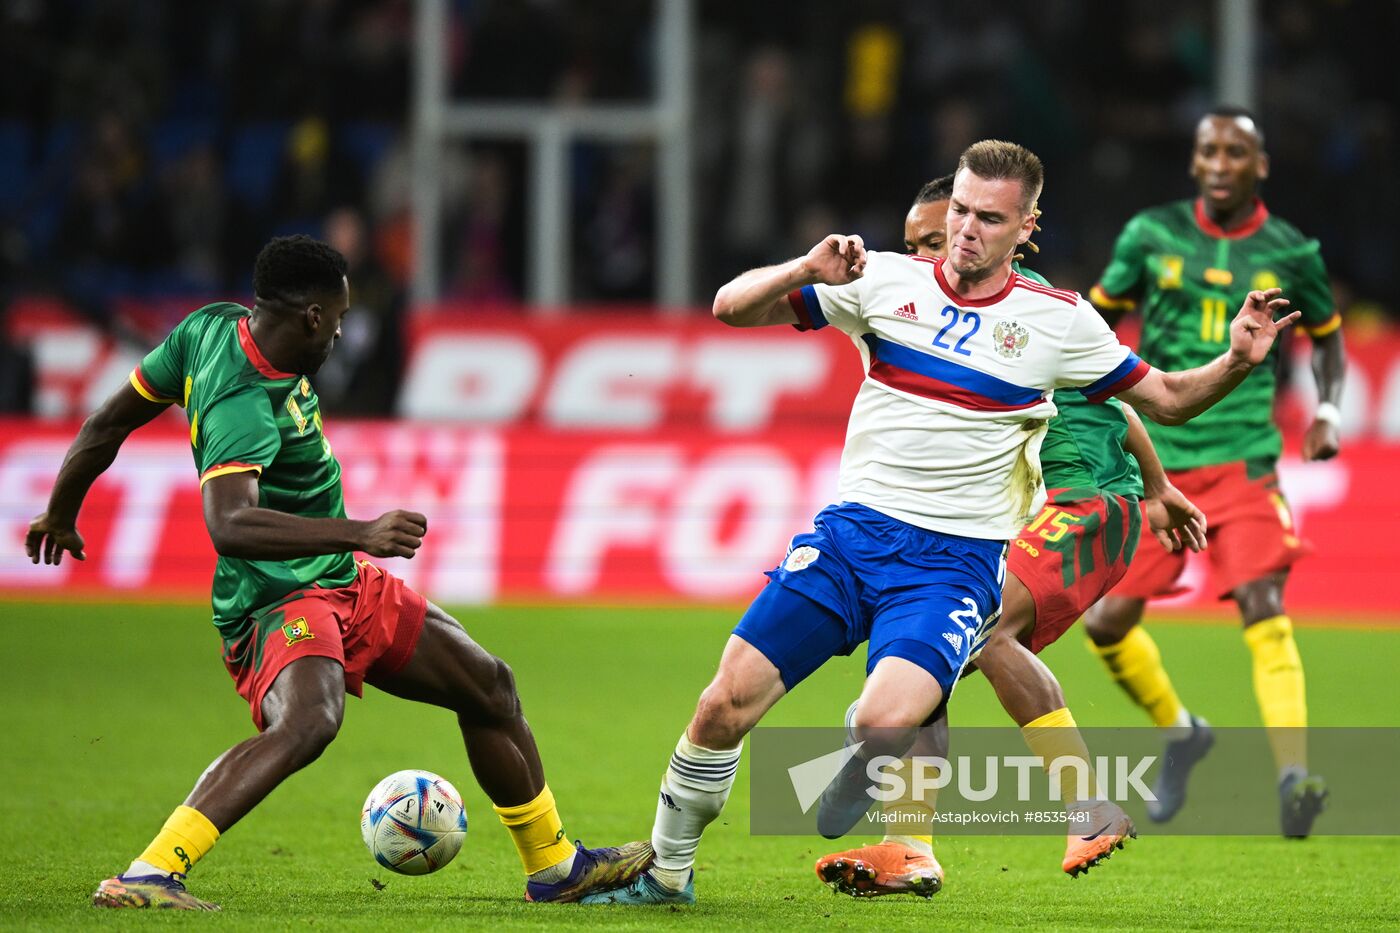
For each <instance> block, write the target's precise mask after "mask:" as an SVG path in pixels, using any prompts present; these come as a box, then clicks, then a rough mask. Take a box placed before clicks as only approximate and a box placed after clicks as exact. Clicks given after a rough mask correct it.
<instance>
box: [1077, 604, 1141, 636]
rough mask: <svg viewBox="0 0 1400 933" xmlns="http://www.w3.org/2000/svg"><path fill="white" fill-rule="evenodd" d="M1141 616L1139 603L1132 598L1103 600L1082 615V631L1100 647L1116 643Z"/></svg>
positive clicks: (1129, 630) (1131, 628)
mask: <svg viewBox="0 0 1400 933" xmlns="http://www.w3.org/2000/svg"><path fill="white" fill-rule="evenodd" d="M1141 618H1142V608H1141V605H1140V604H1139V603H1137V602H1135V601H1132V600H1105V601H1103V602H1101V603H1099V604H1098V605H1097V606H1095V607H1094V608H1093V609H1092V610H1090V611H1089V612H1088V613H1087V614H1086V615H1085V616H1084V631H1085V632H1087V633H1088V635H1089V640H1090V641H1092V642H1093V643H1094V644H1096V645H1098V646H1099V647H1100V648H1103V647H1106V646H1108V645H1116V644H1118V643H1119V642H1120V641H1122V640H1123V639H1124V638H1126V637H1127V635H1128V633H1129V632H1131V631H1132V630H1133V627H1134V626H1135V625H1137V624H1138V622H1139V621H1140V620H1141Z"/></svg>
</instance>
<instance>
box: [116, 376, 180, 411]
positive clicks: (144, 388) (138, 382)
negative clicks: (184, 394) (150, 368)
mask: <svg viewBox="0 0 1400 933" xmlns="http://www.w3.org/2000/svg"><path fill="white" fill-rule="evenodd" d="M128 378H129V379H130V380H131V387H132V388H133V389H135V390H136V391H137V393H138V394H139V395H140V396H141V397H142V398H144V399H145V400H146V401H148V402H155V403H156V404H157V405H174V404H176V403H177V402H178V401H179V399H173V398H166V397H165V396H163V395H161V394H160V393H159V392H157V391H156V388H155V386H153V385H151V383H150V382H149V381H147V379H146V377H145V376H143V375H142V374H141V367H140V366H138V367H136V368H135V369H133V370H132V371H131V375H130V376H129V377H128Z"/></svg>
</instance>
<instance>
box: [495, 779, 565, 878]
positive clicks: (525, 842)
mask: <svg viewBox="0 0 1400 933" xmlns="http://www.w3.org/2000/svg"><path fill="white" fill-rule="evenodd" d="M494 809H495V811H496V816H498V817H500V818H501V823H503V824H504V825H505V828H506V829H508V830H510V837H511V841H513V842H514V843H515V848H516V851H518V852H519V853H520V863H521V864H522V865H524V866H525V874H527V875H533V874H534V873H535V872H537V871H543V870H544V869H546V868H549V867H550V866H551V865H558V864H559V863H560V862H562V861H564V860H565V859H567V858H568V857H569V856H571V855H573V854H574V847H573V846H571V845H569V842H568V840H567V839H565V838H564V824H563V823H562V822H561V821H560V819H559V809H558V808H557V807H556V806H555V805H554V794H552V793H551V792H550V790H549V785H548V784H546V785H545V786H544V789H543V790H541V791H540V793H539V796H538V797H536V798H535V799H534V800H531V801H530V802H529V803H522V804H520V805H519V806H516V807H495V808H494Z"/></svg>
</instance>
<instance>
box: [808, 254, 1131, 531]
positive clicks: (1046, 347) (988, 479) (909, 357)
mask: <svg viewBox="0 0 1400 933" xmlns="http://www.w3.org/2000/svg"><path fill="white" fill-rule="evenodd" d="M867 256H868V260H867V264H866V267H865V275H864V276H863V277H861V278H860V279H857V280H856V281H855V282H852V283H851V284H849V285H840V286H828V285H814V286H807V287H806V288H801V289H798V290H797V291H794V292H792V293H791V294H790V295H789V296H788V301H789V302H790V303H791V304H792V306H793V310H794V311H796V313H797V317H798V320H799V321H800V323H799V324H798V327H799V328H800V329H811V330H818V329H820V328H822V327H824V326H826V325H827V324H830V325H832V326H833V327H836V328H838V329H839V330H841V331H844V332H845V333H847V334H849V335H850V337H851V340H852V342H854V343H855V345H856V348H857V349H858V350H859V351H860V355H861V358H862V360H863V361H864V363H865V381H864V382H863V383H862V384H861V387H860V391H859V392H858V393H857V394H856V400H855V404H854V406H853V407H852V408H851V420H850V423H849V425H848V426H847V429H846V446H845V448H844V450H843V451H842V455H841V473H840V483H839V487H838V496H839V498H840V499H841V500H843V501H848V502H859V503H861V504H862V505H867V506H869V507H871V508H873V509H876V510H877V511H880V512H883V513H885V514H886V515H889V516H892V517H894V518H897V519H899V520H900V521H905V522H908V523H910V524H912V525H918V526H920V527H922V528H928V529H931V530H934V531H940V532H944V533H948V534H955V535H963V536H966V537H971V538H993V539H1010V538H1012V537H1014V536H1015V535H1016V533H1017V532H1019V531H1020V530H1021V528H1022V527H1023V526H1024V525H1025V524H1026V522H1027V521H1029V520H1030V517H1031V516H1032V515H1034V514H1035V512H1036V511H1037V510H1039V509H1040V507H1041V506H1042V505H1043V504H1044V502H1045V487H1044V484H1043V483H1042V481H1041V475H1040V442H1041V439H1042V438H1043V437H1044V435H1045V424H1046V422H1047V421H1048V420H1049V419H1050V418H1052V417H1053V416H1054V415H1055V404H1054V402H1053V401H1052V396H1053V394H1054V390H1055V389H1057V388H1061V387H1068V386H1077V387H1082V388H1081V389H1080V391H1082V392H1083V393H1084V394H1085V395H1087V396H1088V397H1089V398H1091V399H1093V400H1095V401H1099V400H1102V399H1106V398H1108V397H1109V396H1111V395H1114V394H1117V393H1118V392H1121V391H1123V390H1124V389H1127V388H1129V387H1131V386H1132V385H1134V384H1136V383H1137V382H1138V381H1139V380H1141V379H1142V378H1143V377H1144V376H1145V375H1147V373H1148V370H1149V367H1148V365H1147V364H1146V363H1144V362H1142V361H1141V360H1139V359H1138V357H1137V355H1136V354H1134V353H1133V352H1132V351H1131V350H1129V349H1128V348H1127V347H1125V346H1123V345H1122V344H1121V343H1119V342H1118V338H1117V337H1116V336H1115V335H1114V333H1113V331H1112V330H1111V329H1110V328H1109V327H1108V325H1107V324H1106V323H1104V320H1103V318H1101V317H1100V316H1099V314H1098V312H1096V311H1095V310H1094V309H1093V307H1092V306H1091V305H1090V304H1089V303H1088V302H1086V301H1085V300H1084V299H1082V298H1080V297H1079V295H1078V294H1076V293H1074V292H1070V291H1064V290H1061V289H1055V288H1050V287H1048V286H1045V285H1041V284H1039V283H1038V282H1032V281H1031V280H1029V279H1027V278H1025V277H1023V276H1021V275H1020V274H1018V273H1014V272H1013V273H1012V274H1011V278H1010V279H1009V280H1008V281H1007V283H1006V287H1005V288H1003V289H1002V290H1001V291H1000V292H998V293H997V294H996V295H994V296H992V297H990V298H984V299H980V300H977V301H968V300H966V299H959V298H958V296H957V295H956V293H955V292H954V291H953V290H952V288H951V287H950V286H949V285H948V283H947V281H946V280H945V279H944V277H943V262H944V261H943V260H941V259H923V258H920V257H917V256H905V255H901V254H898V253H881V252H870V253H867Z"/></svg>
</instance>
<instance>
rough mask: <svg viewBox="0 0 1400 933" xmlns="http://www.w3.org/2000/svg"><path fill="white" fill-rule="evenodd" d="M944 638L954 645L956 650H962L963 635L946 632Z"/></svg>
mask: <svg viewBox="0 0 1400 933" xmlns="http://www.w3.org/2000/svg"><path fill="white" fill-rule="evenodd" d="M943 638H944V639H945V640H946V641H947V642H948V644H950V645H952V646H953V650H954V651H962V636H961V635H958V634H957V633H955V632H944V633H943Z"/></svg>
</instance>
